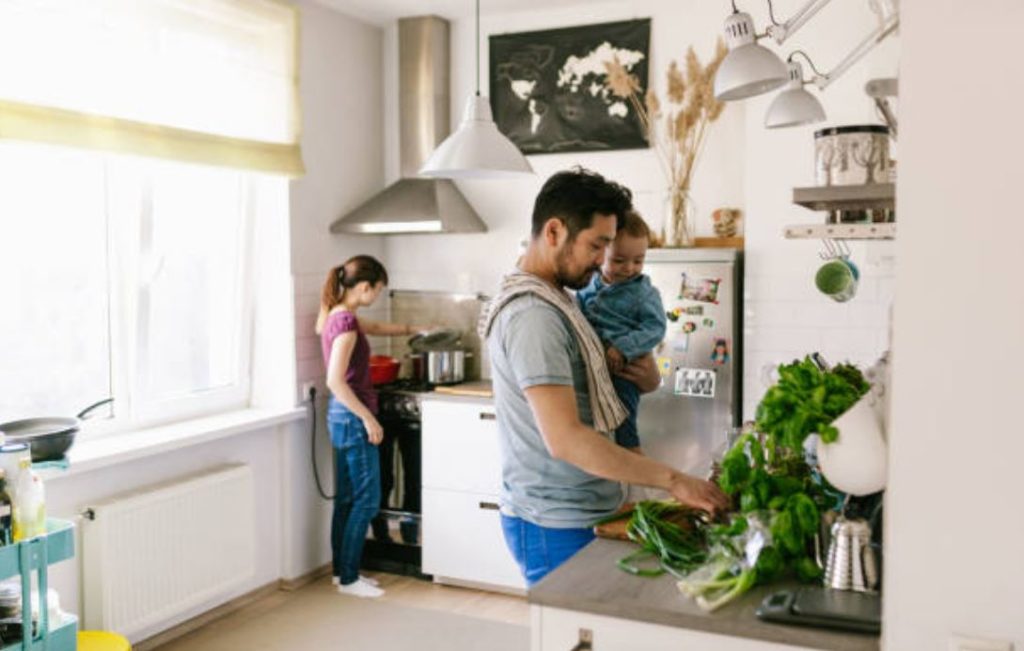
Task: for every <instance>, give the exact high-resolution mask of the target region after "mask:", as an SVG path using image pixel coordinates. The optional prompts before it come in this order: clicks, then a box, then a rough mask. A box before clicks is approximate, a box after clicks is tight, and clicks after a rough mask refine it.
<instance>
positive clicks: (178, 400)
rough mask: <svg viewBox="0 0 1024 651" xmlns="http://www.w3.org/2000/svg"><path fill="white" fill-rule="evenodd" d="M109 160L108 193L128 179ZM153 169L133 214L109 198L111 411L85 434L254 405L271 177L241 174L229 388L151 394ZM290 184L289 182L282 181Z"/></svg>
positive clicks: (92, 423)
mask: <svg viewBox="0 0 1024 651" xmlns="http://www.w3.org/2000/svg"><path fill="white" fill-rule="evenodd" d="M104 158H105V170H106V179H107V185H108V197H110V196H111V195H112V194H113V193H114V189H113V188H112V186H113V185H114V184H116V183H118V182H122V183H123V182H126V181H124V180H123V179H118V178H117V171H115V170H114V169H113V168H115V167H117V165H118V164H119V163H118V164H112V160H111V158H110V157H104ZM152 174H153V172H152V171H144V172H142V173H141V174H140V175H139V176H140V177H142V178H144V179H145V181H144V182H143V184H142V192H141V195H140V197H139V201H138V206H137V208H136V211H135V212H134V214H129V213H128V211H125V212H124V214H113V213H115V211H116V209H115V208H113V207H112V206H111V203H112V202H111V201H109V200H108V211H107V219H108V223H107V241H108V245H107V246H108V267H109V272H108V289H107V291H108V304H109V306H110V316H109V322H110V342H111V343H110V350H111V360H110V369H111V395H113V396H114V398H115V400H114V405H113V409H114V416H113V417H111V418H108V419H105V420H100V419H96V420H92V421H87V424H86V427H85V428H84V430H85V432H84V434H85V435H86V436H104V435H107V434H116V433H120V432H124V431H127V430H130V429H137V428H142V427H150V426H155V425H161V424H166V423H172V422H178V421H184V420H189V419H192V418H199V417H202V416H208V415H211V414H215V413H221V412H226V411H231V410H236V409H244V408H247V407H249V406H250V404H251V391H252V367H253V364H252V356H253V351H252V338H253V328H254V325H255V323H254V315H255V310H254V301H255V291H256V286H255V284H256V283H255V274H254V264H255V240H254V230H255V218H256V213H257V212H258V206H257V204H256V202H257V201H258V197H259V195H260V192H259V187H258V185H259V184H260V183H267V182H269V181H268V180H267V177H264V176H261V175H256V174H252V173H242V176H241V177H240V181H239V182H240V183H241V184H242V192H241V193H240V194H241V196H242V201H243V205H242V208H241V210H242V228H241V229H240V231H239V233H238V237H239V239H240V256H239V265H238V266H237V267H236V269H235V274H236V278H235V280H236V282H237V283H238V286H239V287H240V292H239V297H238V303H239V305H238V310H237V315H238V319H239V320H240V323H241V326H240V330H239V332H238V339H237V342H236V352H235V359H236V369H235V372H236V378H237V380H238V381H237V382H236V383H235V384H233V385H231V386H228V387H223V388H216V389H210V390H207V391H203V392H198V393H193V394H189V395H185V396H180V397H175V398H169V399H163V400H151V399H149V398H148V397H147V396H145V395H141V394H140V392H141V381H142V380H141V379H142V378H143V377H144V376H145V373H144V371H145V369H143V368H142V364H143V363H144V362H143V360H142V358H143V355H142V347H143V346H145V343H146V342H145V332H146V328H145V320H146V310H145V309H143V305H144V301H145V294H146V288H145V287H144V283H143V279H142V278H141V271H140V269H141V262H142V255H143V254H144V251H145V247H146V245H147V239H148V238H149V237H150V233H149V230H148V229H147V226H148V225H150V224H151V223H152V217H153V207H152V187H151V184H150V178H151V176H152ZM280 182H282V183H286V182H287V181H284V180H281V181H280Z"/></svg>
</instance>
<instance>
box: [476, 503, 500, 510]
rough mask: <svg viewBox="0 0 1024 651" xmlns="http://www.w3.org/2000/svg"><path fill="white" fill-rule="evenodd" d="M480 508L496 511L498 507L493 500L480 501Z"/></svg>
mask: <svg viewBox="0 0 1024 651" xmlns="http://www.w3.org/2000/svg"><path fill="white" fill-rule="evenodd" d="M480 508H481V509H483V510H485V511H497V510H498V509H499V508H500V507H499V506H498V505H497V504H495V503H494V502H480Z"/></svg>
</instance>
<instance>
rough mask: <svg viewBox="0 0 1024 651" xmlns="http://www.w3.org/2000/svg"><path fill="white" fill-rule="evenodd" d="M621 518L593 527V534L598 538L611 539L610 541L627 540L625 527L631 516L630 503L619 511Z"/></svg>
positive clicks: (631, 508) (631, 505) (631, 506)
mask: <svg viewBox="0 0 1024 651" xmlns="http://www.w3.org/2000/svg"><path fill="white" fill-rule="evenodd" d="M619 513H621V514H622V517H621V518H619V519H618V520H613V521H611V522H606V523H604V524H599V525H597V526H596V527H594V533H595V534H597V536H598V538H611V539H612V540H629V536H627V535H626V526H627V525H628V524H629V516H630V515H632V514H633V504H632V502H627V503H625V504H623V505H622V508H621V509H619Z"/></svg>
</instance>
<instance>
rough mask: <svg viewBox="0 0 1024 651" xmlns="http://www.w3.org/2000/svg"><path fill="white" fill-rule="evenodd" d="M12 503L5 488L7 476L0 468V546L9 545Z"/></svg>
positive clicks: (10, 540) (10, 539)
mask: <svg viewBox="0 0 1024 651" xmlns="http://www.w3.org/2000/svg"><path fill="white" fill-rule="evenodd" d="M12 511H13V503H12V501H11V495H10V492H9V491H8V487H7V475H6V473H5V472H4V470H3V468H0V545H9V544H11V542H13V541H12V536H11V516H12Z"/></svg>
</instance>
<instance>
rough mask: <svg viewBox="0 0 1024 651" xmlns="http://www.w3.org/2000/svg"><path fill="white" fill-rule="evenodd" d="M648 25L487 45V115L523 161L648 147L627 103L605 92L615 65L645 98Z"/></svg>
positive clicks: (522, 36)
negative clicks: (615, 61) (616, 63)
mask: <svg viewBox="0 0 1024 651" xmlns="http://www.w3.org/2000/svg"><path fill="white" fill-rule="evenodd" d="M650 40H651V21H650V19H649V18H645V19H642V20H629V21H624V22H617V23H604V24H601V25H584V26H582V27H566V28H563V29H550V30H545V31H541V32H522V33H519V34H501V35H497V36H491V37H490V46H491V53H490V79H491V108H492V109H493V111H494V119H495V122H497V124H498V128H499V129H500V130H501V132H502V133H504V134H505V135H506V136H508V137H509V138H510V139H511V140H512V142H514V143H515V144H516V145H517V146H518V147H519V149H520V150H521V151H522V152H523V153H524V154H546V153H554V152H572V151H609V150H613V149H637V148H641V147H647V140H646V139H645V137H644V130H643V127H642V125H641V124H640V120H639V118H638V117H637V115H636V111H635V109H634V107H633V106H632V105H631V104H630V102H629V100H627V99H624V98H620V97H616V96H614V95H612V94H611V92H610V91H609V90H608V88H607V87H606V86H605V79H606V78H607V74H606V72H605V67H604V63H605V62H606V61H611V60H612V59H613V58H617V59H618V60H619V63H621V64H622V65H623V66H624V67H625V68H626V70H627V71H628V72H630V73H631V74H632V75H634V76H635V77H636V78H637V81H638V82H639V84H640V89H639V90H638V91H637V95H638V96H639V97H640V98H641V100H642V98H643V96H644V93H646V92H647V69H648V59H649V46H650Z"/></svg>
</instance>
